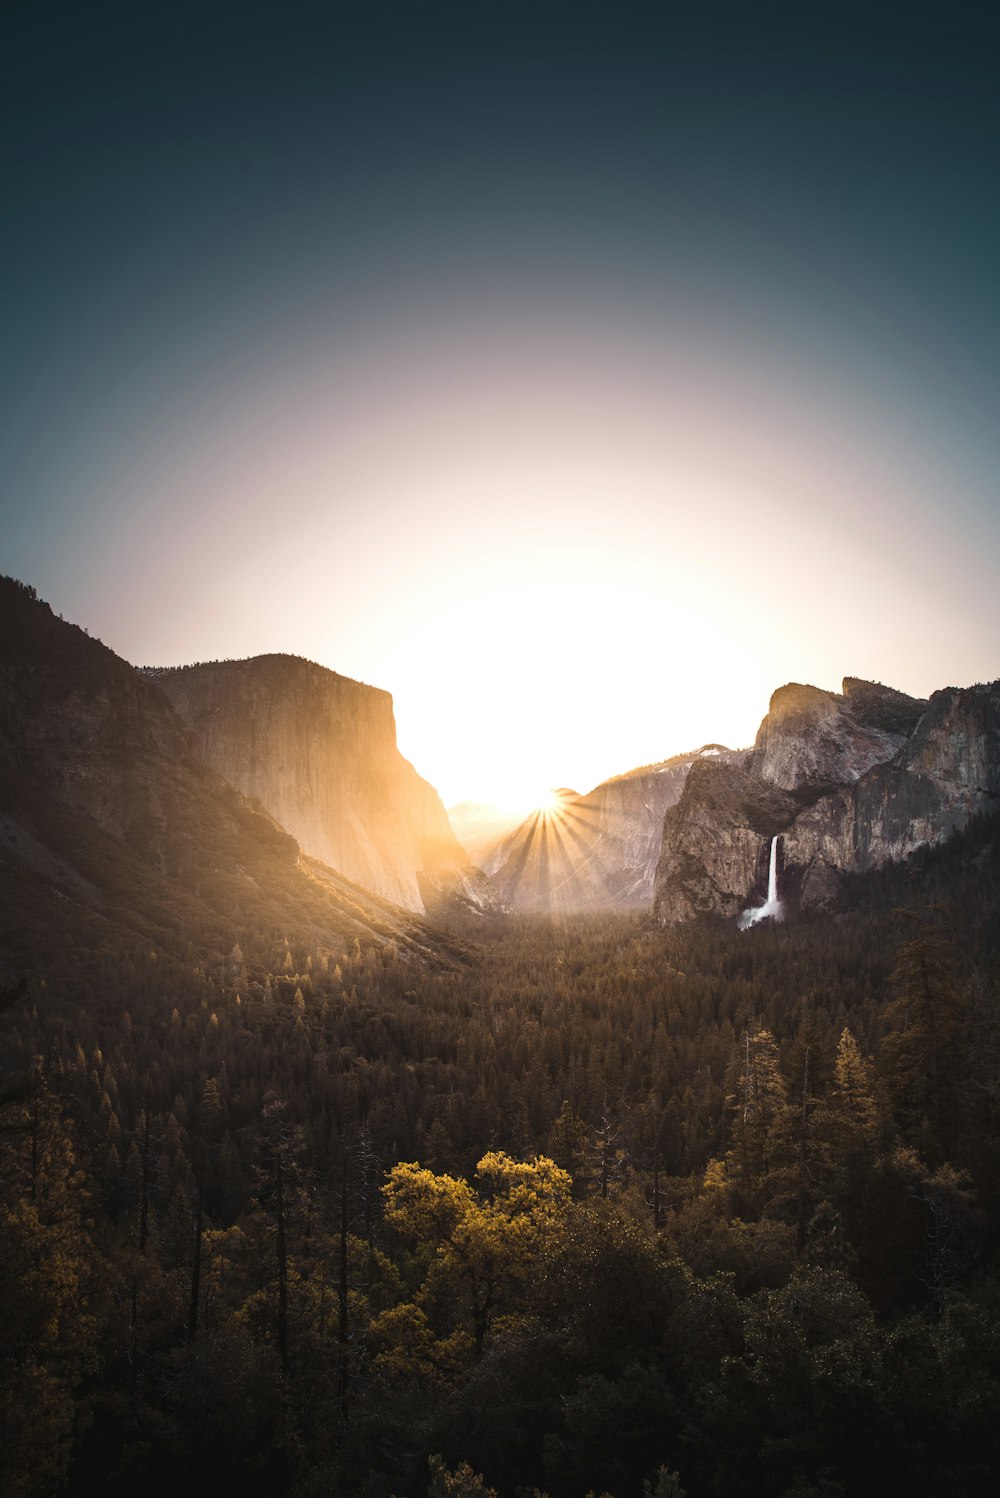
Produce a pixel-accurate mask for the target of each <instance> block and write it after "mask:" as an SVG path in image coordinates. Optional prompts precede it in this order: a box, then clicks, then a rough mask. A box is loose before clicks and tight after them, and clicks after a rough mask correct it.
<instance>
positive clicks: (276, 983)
mask: <svg viewBox="0 0 1000 1498" xmlns="http://www.w3.org/2000/svg"><path fill="white" fill-rule="evenodd" d="M998 869H1000V829H998V826H997V824H996V822H984V821H980V822H977V823H975V824H973V826H972V827H971V828H970V830H969V831H968V832H966V833H965V834H964V835H963V836H962V837H961V838H959V839H957V840H953V841H952V843H951V844H950V845H948V846H947V847H945V848H943V849H938V850H936V851H934V852H929V853H927V854H926V855H924V856H923V857H922V858H921V859H919V860H918V861H916V862H915V863H913V864H911V865H908V866H907V867H906V868H904V869H896V870H890V871H889V872H887V873H885V874H883V875H879V876H872V877H869V878H867V879H865V880H863V881H861V880H859V881H857V883H856V884H855V885H854V886H853V887H852V888H850V889H849V890H848V891H847V894H846V895H845V897H844V899H843V900H842V902H841V906H840V908H839V909H838V910H836V911H835V912H833V913H829V914H825V915H822V916H821V915H813V916H811V917H809V918H800V919H798V920H797V921H789V922H788V923H787V924H785V925H783V926H769V925H762V926H761V927H758V928H756V929H754V930H752V931H749V932H745V933H741V932H737V931H735V930H734V929H732V928H731V927H725V926H723V925H721V924H718V925H714V924H706V925H703V926H691V927H683V928H674V929H658V928H656V927H655V926H653V925H652V924H651V923H650V921H649V920H648V919H647V918H645V917H638V916H620V915H619V916H613V917H612V916H608V917H587V918H584V917H579V918H571V919H555V920H553V919H544V918H541V917H539V918H534V919H530V920H529V919H527V918H525V919H513V918H507V919H504V918H492V919H478V920H472V919H471V918H470V919H469V920H468V921H467V922H466V923H465V924H456V925H455V926H454V928H453V929H452V930H451V931H450V932H449V933H448V934H449V937H450V941H449V942H448V944H447V947H446V951H447V953H448V954H449V955H448V958H447V960H441V961H438V962H436V963H435V962H425V961H422V960H421V959H420V958H419V957H418V956H415V955H414V954H413V953H412V952H410V951H408V950H405V949H396V948H395V947H393V946H392V945H389V946H381V947H379V948H376V947H374V946H369V947H366V945H365V944H364V942H363V941H362V940H360V939H355V940H354V941H353V942H352V943H351V944H349V945H347V946H346V949H341V947H339V946H334V947H330V948H326V947H323V946H316V947H315V948H313V949H309V950H307V949H303V948H300V947H299V946H297V945H296V944H295V943H294V942H288V941H283V940H282V941H277V942H275V941H274V939H273V936H272V934H271V933H267V934H262V935H260V937H259V939H255V937H254V935H253V933H252V932H251V933H249V934H247V933H246V932H245V931H244V932H236V931H235V930H234V939H233V943H232V946H231V948H229V949H228V950H226V951H221V950H219V951H215V950H214V949H212V948H211V947H210V946H206V945H205V944H199V942H198V941H197V939H196V937H197V934H196V933H195V934H194V936H193V938H192V941H191V942H189V943H188V944H187V946H184V947H182V946H180V945H178V944H176V943H175V944H174V945H173V946H171V945H170V944H169V943H166V944H165V942H164V941H163V940H161V941H160V942H158V943H157V942H153V943H151V944H150V947H149V950H148V951H147V950H140V949H138V948H137V947H136V945H135V943H134V942H132V943H130V944H129V946H128V949H127V950H123V951H116V950H115V949H114V946H113V943H110V942H105V943H104V944H102V945H101V946H100V947H97V946H93V947H90V948H87V947H85V946H81V947H80V948H78V949H74V950H62V951H59V952H55V953H53V954H52V956H51V960H50V961H49V962H48V964H47V965H46V969H45V972H44V974H43V973H41V972H37V971H36V972H30V973H27V974H25V976H24V978H23V979H19V980H16V981H14V982H12V983H10V984H8V985H6V986H5V988H4V990H3V995H2V1001H3V1013H2V1016H0V1023H2V1026H3V1030H2V1055H0V1061H2V1072H0V1087H2V1092H0V1101H2V1110H0V1127H2V1133H0V1151H2V1153H0V1187H2V1217H0V1233H2V1240H3V1241H2V1245H0V1266H2V1268H0V1285H2V1302H3V1303H2V1325H3V1351H2V1354H0V1358H2V1361H0V1378H2V1384H0V1410H2V1423H3V1428H4V1432H5V1440H4V1454H3V1460H4V1464H5V1477H4V1490H5V1492H7V1493H10V1494H11V1495H17V1498H20V1495H29V1494H31V1495H34V1494H63V1493H65V1494H80V1493H92V1492H96V1491H100V1492H105V1493H108V1494H112V1495H126V1494H133V1493H136V1492H140V1491H141V1492H145V1493H149V1494H154V1495H155V1494H164V1495H165V1494H168V1493H170V1494H173V1493H175V1492H177V1491H179V1490H183V1489H184V1488H187V1489H188V1490H190V1491H202V1490H205V1491H208V1490H213V1491H214V1490H216V1489H217V1487H218V1485H219V1484H220V1483H225V1482H230V1483H232V1484H234V1485H238V1488H239V1490H240V1492H241V1493H243V1494H244V1495H247V1498H253V1495H264V1494H268V1495H272V1494H277V1493H281V1494H284V1493H287V1494H294V1495H300V1494H301V1495H310V1498H311V1495H320V1494H323V1495H328V1494H357V1495H362V1498H389V1495H391V1494H396V1495H400V1498H402V1495H409V1498H416V1495H420V1494H424V1493H431V1494H435V1495H444V1494H452V1495H474V1494H480V1493H487V1492H489V1491H490V1490H491V1489H493V1490H495V1491H496V1493H497V1494H499V1495H500V1498H514V1495H519V1494H523V1495H526V1498H531V1495H537V1494H539V1493H547V1494H549V1495H551V1498H584V1495H585V1494H587V1493H594V1494H602V1493H608V1494H612V1495H615V1498H630V1495H636V1498H639V1495H642V1494H649V1495H656V1498H679V1495H682V1494H687V1495H688V1498H723V1495H731V1494H737V1493H738V1494H745V1495H756V1494H760V1495H775V1498H779V1495H784V1498H838V1495H857V1494H869V1493H870V1494H876V1493H878V1494H881V1493H884V1492H886V1491H890V1490H892V1491H901V1492H906V1493H908V1494H912V1495H922V1494H927V1495H930V1494H937V1493H940V1492H942V1491H949V1492H960V1493H962V1494H980V1493H982V1494H985V1493H988V1492H989V1493H992V1492H993V1491H995V1482H996V1476H997V1472H998V1470H1000V1462H998V1455H1000V1452H998V1446H1000V1262H998V1246H1000V1192H998V1189H997V1187H998V1168H1000V992H998V988H1000V919H998V916H1000V890H998Z"/></svg>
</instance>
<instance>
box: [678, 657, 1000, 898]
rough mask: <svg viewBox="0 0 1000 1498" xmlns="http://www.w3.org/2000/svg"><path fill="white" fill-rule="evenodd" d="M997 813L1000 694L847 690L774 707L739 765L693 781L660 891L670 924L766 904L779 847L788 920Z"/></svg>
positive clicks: (783, 696)
mask: <svg viewBox="0 0 1000 1498" xmlns="http://www.w3.org/2000/svg"><path fill="white" fill-rule="evenodd" d="M998 808H1000V682H993V683H991V684H988V685H977V686H973V687H967V688H957V687H947V688H945V689H943V690H942V691H939V692H935V693H934V694H933V696H932V697H931V698H930V700H929V701H925V700H923V699H919V698H913V697H908V696H906V695H905V694H904V693H902V692H897V691H894V690H893V689H892V688H889V687H884V686H882V685H880V684H878V683H874V682H866V681H860V680H858V679H857V678H855V677H846V678H845V680H844V683H843V690H842V692H840V693H833V692H825V691H822V690H820V689H819V688H817V687H812V686H803V685H800V684H799V683H792V684H790V685H788V686H784V687H781V688H779V690H778V691H776V692H775V693H774V695H773V696H772V698H771V702H770V707H769V711H768V714H767V716H766V717H765V718H764V720H763V722H762V723H761V726H760V730H759V731H758V734H757V738H756V741H755V743H754V747H753V749H752V750H750V751H749V753H748V754H746V755H745V756H743V757H742V760H740V761H734V762H733V763H729V764H725V763H715V764H712V763H701V764H698V765H696V766H694V767H693V768H692V771H691V774H690V775H689V777H688V779H687V782H686V784H685V786H684V791H683V794H682V796H681V797H680V799H679V801H678V802H677V804H676V805H675V806H674V807H672V808H670V809H669V810H668V811H667V813H666V816H665V818H664V826H663V844H662V851H661V855H660V862H659V867H658V869H657V871H656V879H655V888H654V911H655V914H656V917H657V919H658V920H659V921H660V922H661V923H663V924H671V923H674V922H677V921H686V920H690V919H692V918H694V917H697V916H700V915H709V914H713V915H722V916H728V917H731V916H736V915H738V914H740V912H741V911H743V910H745V909H748V908H752V907H753V906H760V905H762V904H763V902H764V896H765V891H766V888H767V884H768V874H769V866H770V863H771V847H772V840H773V839H775V838H777V842H776V843H775V844H774V859H775V867H776V873H777V877H778V885H779V887H778V895H779V897H780V901H781V903H782V905H783V907H784V908H795V907H796V906H803V907H808V906H816V905H824V904H827V903H829V902H830V901H831V900H832V899H833V898H834V897H835V896H836V894H837V892H838V889H839V887H840V883H841V876H842V875H844V874H863V873H867V872H869V871H870V870H872V869H877V868H880V867H882V866H883V865H885V864H887V863H890V862H898V861H900V860H902V859H905V858H907V857H909V856H910V855H911V854H912V853H914V852H916V851H917V850H918V849H920V848H923V847H927V846H930V845H934V844H936V843H940V842H942V841H944V840H945V839H946V838H947V837H949V836H950V835H951V834H952V833H953V832H955V831H957V830H959V829H960V828H962V827H964V826H965V825H966V824H967V823H968V821H969V819H970V818H971V817H972V816H974V815H975V814H976V813H980V812H981V813H989V812H993V811H996V810H997V809H998Z"/></svg>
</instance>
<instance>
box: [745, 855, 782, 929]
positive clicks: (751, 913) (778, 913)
mask: <svg viewBox="0 0 1000 1498" xmlns="http://www.w3.org/2000/svg"><path fill="white" fill-rule="evenodd" d="M784 916H785V912H784V910H783V909H782V906H781V901H780V900H779V899H778V835H777V833H775V835H774V837H772V839H771V862H770V864H769V865H768V870H767V899H766V901H765V902H764V904H763V905H757V906H753V907H751V908H750V909H749V910H744V912H743V914H742V915H741V916H740V919H739V928H740V930H741V931H746V929H747V927H748V926H756V924H757V922H758V921H767V920H771V921H781V920H784Z"/></svg>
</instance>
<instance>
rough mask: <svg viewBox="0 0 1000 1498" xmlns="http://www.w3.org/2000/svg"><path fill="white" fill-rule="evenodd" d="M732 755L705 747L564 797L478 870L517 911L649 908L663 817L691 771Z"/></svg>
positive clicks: (519, 828)
mask: <svg viewBox="0 0 1000 1498" xmlns="http://www.w3.org/2000/svg"><path fill="white" fill-rule="evenodd" d="M730 756H731V751H730V750H727V749H723V748H722V746H721V745H718V744H708V745H705V746H704V748H702V749H699V750H697V751H696V752H694V753H691V754H680V755H676V756H675V757H674V758H673V759H669V760H664V761H663V762H662V763H660V764H655V765H645V766H643V767H642V768H640V769H637V770H631V771H629V772H628V773H626V774H624V775H616V776H614V777H613V778H612V779H610V780H606V781H603V782H602V784H600V785H599V786H596V787H595V789H594V790H592V791H590V792H588V793H587V794H586V795H577V794H576V793H575V792H573V791H562V792H560V793H559V800H558V803H557V805H556V807H555V808H553V810H551V811H549V812H547V813H541V812H536V813H534V814H533V815H532V816H531V817H528V818H527V819H526V820H525V821H523V822H522V823H520V824H519V825H518V826H517V827H516V828H515V829H514V830H513V831H512V832H510V833H508V834H507V836H506V837H503V838H501V839H500V840H499V841H498V842H497V843H496V844H495V845H494V847H493V848H492V849H491V850H490V851H489V852H488V853H487V854H486V855H485V856H484V858H483V867H484V869H485V870H486V872H487V873H488V874H489V875H490V878H491V880H492V882H493V884H494V885H495V886H496V888H497V889H498V890H499V891H500V893H501V894H502V896H503V898H504V899H505V900H506V901H507V903H508V904H509V905H510V906H511V908H513V909H514V910H520V911H531V910H551V909H564V910H586V909H602V908H604V909H606V908H609V907H614V906H625V907H635V908H639V907H648V906H649V903H650V901H651V899H652V896H653V880H654V875H655V873H656V867H657V861H658V859H659V854H660V841H661V836H662V828H663V816H664V812H665V811H666V809H667V808H668V807H670V806H673V805H674V804H675V803H676V801H677V800H678V798H679V797H680V795H681V792H682V790H683V787H684V782H685V780H686V778H687V776H688V773H689V772H690V770H691V769H692V766H694V765H695V764H697V763H700V762H704V763H706V764H717V763H719V762H723V761H727V760H728V759H729V758H730Z"/></svg>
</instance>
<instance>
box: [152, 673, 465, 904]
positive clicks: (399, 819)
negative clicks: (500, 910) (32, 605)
mask: <svg viewBox="0 0 1000 1498" xmlns="http://www.w3.org/2000/svg"><path fill="white" fill-rule="evenodd" d="M151 674H152V675H153V676H154V678H155V681H156V685H157V686H158V687H159V688H160V689H161V690H162V691H163V692H165V693H166V695H167V696H168V697H169V699H170V701H171V703H172V704H173V706H174V708H175V709H176V711H177V713H178V714H179V716H180V718H181V719H182V720H183V722H184V723H185V724H186V725H187V727H188V729H189V731H190V735H191V746H192V748H193V749H194V750H195V752H196V753H197V754H198V755H199V757H200V758H202V759H203V760H205V762H206V763H207V764H210V765H211V766H212V768H213V769H215V770H217V771H218V772H219V774H220V775H224V776H225V778H226V779H227V780H229V781H231V782H232V784H233V785H235V786H237V787H238V788H239V789H240V790H241V791H243V792H244V794H245V795H247V796H250V797H252V798H253V799H254V800H255V801H258V802H259V803H260V804H261V806H263V807H264V808H265V809H266V810H267V811H268V812H269V813H270V814H271V816H273V817H274V819H275V820H276V821H277V822H279V823H280V824H281V826H282V827H285V828H287V829H288V831H289V832H290V833H291V834H292V835H293V837H295V838H296V839H297V840H298V842H299V843H300V844H301V846H302V847H303V848H304V849H305V850H306V851H307V852H308V853H310V854H312V855H313V856H314V857H316V858H320V859H322V860H323V861H324V863H327V864H330V865H331V866H332V867H334V868H335V869H338V870H339V871H340V872H341V873H343V874H345V875H346V876H347V877H348V878H349V879H352V880H354V881H355V882H356V883H358V884H361V885H363V886H364V887H365V888H366V889H370V890H372V891H373V892H374V893H375V894H378V895H381V896H382V897H383V898H385V899H388V900H392V901H394V902H395V903H396V904H397V905H401V906H403V907H404V908H405V909H407V910H414V911H423V910H424V909H425V902H424V899H423V896H422V894H421V885H420V880H421V877H423V876H426V877H427V878H428V879H430V880H432V881H435V883H436V887H438V888H440V887H441V884H442V881H443V880H444V879H445V878H446V876H447V875H454V876H456V877H457V876H458V875H459V874H462V876H463V888H464V885H465V884H466V883H468V882H469V880H473V883H474V882H475V880H474V876H473V875H472V874H471V873H469V874H468V875H467V876H466V871H467V870H468V869H469V859H468V856H467V855H466V853H465V852H464V850H463V849H462V848H461V847H460V845H459V844H458V842H457V840H456V838H455V835H454V833H453V832H452V830H451V825H450V823H449V822H448V817H447V814H446V813H445V810H444V807H443V806H442V804H441V800H440V798H439V796H438V794H437V792H436V791H435V790H434V788H433V786H431V785H429V784H428V783H427V781H426V780H422V779H421V777H420V776H419V775H418V774H417V772H416V770H414V768H413V766H412V765H411V764H410V763H409V762H408V761H407V760H405V759H404V758H403V756H402V755H401V754H400V753H399V750H398V749H397V748H396V725H395V720H394V718H393V711H392V698H391V697H390V695H389V694H388V692H383V691H379V690H378V689H377V688H375V687H369V686H364V685H362V684H361V683H360V682H356V681H351V680H349V679H348V678H347V677H344V676H338V675H337V674H336V673H335V672H333V671H328V670H326V669H325V668H324V667H322V666H317V665H314V664H313V663H312V662H311V661H306V660H302V659H300V658H299V657H297V656H286V655H266V656H258V657H257V658H255V659H253V660H248V661H221V662H213V663H211V664H206V665H197V666H185V667H180V668H178V669H176V670H174V669H171V670H157V671H155V673H151ZM480 882H481V881H480ZM484 898H485V896H484Z"/></svg>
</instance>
